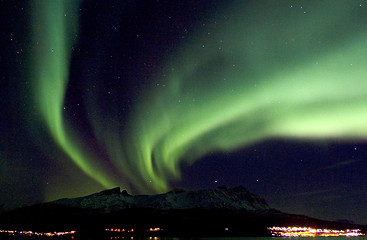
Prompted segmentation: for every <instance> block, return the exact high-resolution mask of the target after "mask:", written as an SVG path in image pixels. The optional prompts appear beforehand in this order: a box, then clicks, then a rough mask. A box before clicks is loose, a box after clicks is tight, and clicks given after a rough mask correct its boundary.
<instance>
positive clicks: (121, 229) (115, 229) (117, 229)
mask: <svg viewBox="0 0 367 240" xmlns="http://www.w3.org/2000/svg"><path fill="white" fill-rule="evenodd" d="M162 230H163V229H162V228H159V227H155V228H149V229H147V231H148V232H159V231H162ZM105 231H106V232H118V233H119V232H121V233H123V232H129V233H130V232H134V229H133V228H132V229H127V230H125V228H106V229H105Z"/></svg>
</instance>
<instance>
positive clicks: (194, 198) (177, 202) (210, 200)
mask: <svg viewBox="0 0 367 240" xmlns="http://www.w3.org/2000/svg"><path fill="white" fill-rule="evenodd" d="M52 203H53V204H56V205H62V206H68V207H75V208H88V209H95V210H99V211H102V212H105V213H108V212H113V211H118V210H124V209H128V208H152V209H157V210H171V209H197V208H200V209H219V208H220V209H238V210H249V211H256V210H269V209H270V207H269V206H268V204H267V203H266V201H265V200H264V199H263V198H261V197H258V196H256V195H254V194H252V193H250V192H248V191H247V190H246V189H245V188H244V187H242V186H239V187H235V188H226V187H218V188H216V189H211V190H197V191H185V190H174V191H170V192H168V193H164V194H158V195H136V196H133V195H130V194H128V193H127V192H126V191H125V190H124V191H122V192H121V191H120V188H113V189H110V190H105V191H102V192H99V193H95V194H92V195H89V196H85V197H79V198H65V199H60V200H57V201H54V202H52Z"/></svg>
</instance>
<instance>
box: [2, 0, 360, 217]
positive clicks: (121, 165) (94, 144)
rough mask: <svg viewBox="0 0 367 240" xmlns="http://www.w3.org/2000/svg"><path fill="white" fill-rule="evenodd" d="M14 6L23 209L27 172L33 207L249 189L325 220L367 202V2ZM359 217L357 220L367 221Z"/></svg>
mask: <svg viewBox="0 0 367 240" xmlns="http://www.w3.org/2000/svg"><path fill="white" fill-rule="evenodd" d="M8 7H9V8H11V9H13V8H14V9H17V10H18V12H17V11H14V17H13V18H11V21H12V24H13V25H14V26H16V27H17V28H18V30H14V29H12V28H10V29H8V31H9V34H10V33H11V34H12V38H15V35H17V34H18V35H17V36H19V37H18V38H19V39H22V40H18V42H17V44H16V45H15V46H14V47H13V48H12V47H10V50H9V52H7V55H8V56H9V58H11V57H10V56H12V54H13V53H14V52H19V48H20V47H22V51H21V52H25V53H24V55H22V58H21V60H19V62H22V64H23V65H22V66H21V67H19V64H18V62H17V61H9V62H10V64H9V66H10V67H9V68H8V69H7V71H6V72H5V73H4V76H7V74H8V75H9V76H13V77H12V78H13V79H16V82H17V84H15V86H14V85H12V84H10V82H11V81H10V80H6V82H7V83H8V84H7V85H6V87H5V88H4V89H5V90H4V89H3V91H4V93H5V91H6V92H8V91H10V90H11V92H12V94H8V93H7V94H6V95H4V96H6V97H5V99H6V100H5V102H4V103H3V104H2V105H1V109H7V108H8V107H9V106H10V108H11V109H12V110H6V111H7V112H8V113H9V115H10V116H13V117H9V118H6V119H5V120H3V121H2V122H1V128H0V129H5V130H4V132H5V134H4V135H3V137H4V140H2V141H1V144H2V146H1V149H0V157H1V158H2V159H6V160H5V161H4V162H2V163H1V165H0V167H2V168H3V169H4V170H3V171H4V173H5V172H7V173H8V172H9V171H11V170H12V169H15V168H16V169H18V168H21V169H22V170H20V173H19V174H15V175H14V176H13V177H11V176H9V174H4V173H3V172H2V176H5V178H4V180H2V182H1V185H2V186H3V188H4V189H5V192H9V194H11V193H14V194H18V195H19V193H16V192H17V191H14V190H11V189H13V188H14V187H13V186H16V184H13V185H12V182H14V179H21V178H22V175H23V174H24V173H25V172H26V173H27V174H28V175H27V174H25V176H29V177H26V178H24V180H17V181H20V182H21V184H22V185H23V184H25V183H26V182H27V180H26V179H29V178H32V177H31V176H36V177H34V179H35V180H34V181H35V182H34V183H33V182H32V184H31V185H32V186H34V185H37V182H39V185H40V187H38V188H39V189H37V190H34V191H35V192H37V194H34V193H27V194H28V195H30V197H29V198H30V199H32V196H34V197H33V198H38V200H42V199H47V200H49V199H55V198H60V197H67V196H78V195H82V194H85V193H90V192H92V191H95V190H96V189H100V188H110V187H115V186H121V187H122V188H125V189H128V191H133V192H134V193H144V194H146V193H160V192H165V191H169V190H170V189H171V188H172V187H197V186H204V187H205V186H207V187H209V186H213V185H216V184H228V185H231V184H236V185H240V184H242V185H244V186H245V187H248V188H249V190H251V191H255V193H259V194H261V195H264V196H265V198H266V199H270V200H269V201H271V202H270V204H271V205H272V203H273V204H274V205H276V206H280V205H281V203H282V202H284V198H287V199H290V200H292V201H295V198H297V196H309V199H312V200H309V202H313V201H316V200H315V199H319V200H320V198H321V197H322V196H320V193H328V194H326V195H327V196H328V197H329V198H328V199H329V200H325V199H322V200H320V201H319V202H318V203H317V204H316V205H315V206H314V210H312V212H311V213H310V214H311V215H312V214H313V215H314V216H318V215H317V214H319V213H318V209H320V208H325V204H326V205H327V206H328V208H327V209H329V210H327V211H325V212H326V213H325V214H326V215H325V218H331V217H334V215H333V214H331V213H329V212H331V211H332V209H334V208H335V206H338V207H339V206H340V205H343V204H345V202H350V201H348V200H347V199H350V198H353V199H355V201H356V202H355V205H356V206H359V205H358V203H359V202H358V199H363V198H364V197H365V196H367V189H366V187H361V186H362V185H363V183H366V178H365V177H363V171H364V173H365V170H364V169H365V167H366V163H365V161H366V157H365V156H364V154H365V153H366V151H365V150H364V149H365V148H366V145H365V139H366V137H367V125H366V124H365V122H366V121H367V98H366V97H367V81H366V75H367V66H366V65H367V64H366V61H365V59H366V56H367V44H366V42H367V29H366V23H367V18H366V17H365V16H366V11H367V2H364V1H355V0H353V1H347V0H345V1H341V0H338V1H328V0H323V1H228V2H227V1H226V3H224V2H223V3H220V2H217V1H204V2H195V1H187V2H177V3H172V2H171V3H170V2H169V1H155V2H151V3H147V2H145V1H137V2H135V3H132V2H124V1H122V2H116V1H96V2H93V1H88V0H86V1H81V2H80V3H78V2H77V1H62V0H59V1H51V0H50V1H48V0H38V1H32V2H31V3H29V2H27V1H25V2H19V3H18V4H15V5H14V6H8ZM19 9H22V10H19ZM24 12H26V13H27V14H25V13H24ZM16 14H18V15H19V16H23V18H21V17H19V16H18V15H16ZM22 19H23V20H22ZM22 21H23V22H22ZM18 22H20V23H18ZM23 25H24V26H23ZM14 28H15V27H14ZM8 38H9V37H7V38H6V39H7V40H4V41H10V40H9V39H8ZM4 39H5V38H4ZM12 41H13V40H12ZM4 44H6V43H4ZM12 51H13V52H12ZM14 54H15V53H14ZM15 55H16V56H15V57H14V59H20V56H19V54H18V55H17V54H15ZM14 62H15V63H14ZM11 63H14V64H13V65H15V66H13V65H12V64H11ZM24 66H26V67H24ZM4 79H7V78H5V77H4ZM24 79H26V80H24ZM16 92H17V93H16ZM12 96H15V97H13V98H12ZM13 99H16V100H15V101H13ZM8 103H10V104H8ZM17 106H21V107H17ZM15 109H20V112H18V111H17V110H15ZM4 111H5V110H4ZM19 123H26V126H23V125H22V126H21V127H18V125H20V124H19ZM14 129H17V130H16V131H15V130H14ZM14 132H16V133H15V134H14ZM6 138H10V139H11V141H9V142H8V141H6V140H5V139H6ZM11 142H16V143H17V144H16V145H14V144H11ZM274 146H275V147H274ZM16 153H17V154H16ZM21 153H23V154H21ZM265 153H267V154H265ZM13 158H16V159H17V160H16V161H15V160H12V159H13ZM30 158H31V159H33V160H32V162H30V161H29V159H30ZM301 158H302V159H301ZM34 159H37V160H34ZM33 161H34V162H33ZM15 162H19V164H18V165H17V166H15V165H16V164H15ZM35 162H37V163H35ZM28 165H29V166H31V167H27V166H28ZM255 165H256V166H255ZM301 165H302V166H301ZM20 166H21V167H20ZM272 169H274V170H272ZM345 169H347V170H345ZM272 171H274V172H272ZM326 172H328V173H326ZM331 172H332V173H331ZM214 173H216V176H213V177H211V176H212V174H214ZM293 173H294V175H293ZM346 173H347V175H345V174H346ZM255 175H256V176H255ZM326 176H330V178H328V179H326V178H325V177H326ZM272 177H273V178H272ZM269 178H270V179H269ZM345 178H346V179H347V180H346V179H345ZM218 179H219V180H218ZM255 179H256V181H255ZM259 179H260V180H261V181H260V180H259ZM17 181H15V182H17ZM41 182H42V184H41ZM209 182H211V183H209ZM259 182H261V185H259ZM49 183H52V184H49ZM340 183H345V185H343V184H340ZM29 184H30V183H29ZM334 184H335V185H334ZM41 185H45V186H43V187H42V186H41ZM337 185H339V188H337V187H336V186H337ZM356 186H359V187H358V188H357V190H353V191H350V192H349V193H348V194H349V195H348V194H347V193H345V192H347V191H346V189H356ZM36 188H37V187H36ZM80 191H82V193H80ZM344 193H345V197H344V198H343V197H340V196H341V195H344ZM321 195H322V194H321ZM40 196H41V198H42V199H39V198H40ZM285 196H287V197H285ZM356 196H357V197H356ZM4 199H6V198H4ZM27 199H28V198H27ZM305 199H307V197H305ZM330 199H333V200H332V201H331V200H330ZM340 199H343V200H340ZM4 201H5V200H4ZM333 201H334V202H333ZM326 202H327V203H326ZM330 202H331V203H334V205H332V204H331V203H330ZM303 204H304V205H303V206H301V207H300V205H301V204H299V205H297V206H295V205H292V204H289V205H290V206H289V207H288V209H287V210H290V211H294V212H301V213H303V211H304V209H307V208H308V207H306V205H307V204H306V203H303ZM330 204H331V205H330ZM355 208H358V207H355ZM285 209H286V207H285ZM328 211H329V212H328ZM346 211H347V210H346ZM355 212H356V210H353V211H352V210H350V212H346V213H345V212H343V215H347V216H348V217H350V218H353V219H357V220H356V221H361V219H362V217H361V216H363V215H361V214H366V213H367V209H359V210H358V212H359V213H358V214H356V213H355ZM327 214H329V215H327ZM320 216H321V215H320ZM335 216H336V215H335Z"/></svg>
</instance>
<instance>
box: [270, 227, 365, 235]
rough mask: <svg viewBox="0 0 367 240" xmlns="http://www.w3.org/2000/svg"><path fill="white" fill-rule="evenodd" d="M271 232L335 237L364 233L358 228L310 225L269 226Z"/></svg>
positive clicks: (274, 233) (275, 233)
mask: <svg viewBox="0 0 367 240" xmlns="http://www.w3.org/2000/svg"><path fill="white" fill-rule="evenodd" d="M268 230H270V232H271V234H272V235H273V236H277V237H318V236H322V237H336V236H346V237H354V236H362V235H365V234H364V233H362V232H361V230H360V229H346V230H336V229H321V228H319V229H317V228H310V227H269V228H268Z"/></svg>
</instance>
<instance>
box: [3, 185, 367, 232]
mask: <svg viewBox="0 0 367 240" xmlns="http://www.w3.org/2000/svg"><path fill="white" fill-rule="evenodd" d="M0 226H1V227H6V228H7V229H24V230H32V231H39V232H42V231H43V232H45V231H56V230H63V231H67V230H71V229H74V230H77V231H78V232H81V233H88V234H90V233H91V234H92V235H96V236H106V234H107V235H108V234H115V232H106V229H115V230H116V229H120V230H121V229H124V228H129V229H135V231H134V233H129V234H133V235H134V236H138V237H139V236H152V234H155V235H154V236H164V237H210V236H211V237H219V236H223V237H226V236H232V237H233V236H239V237H244V236H261V237H265V236H270V232H269V230H268V228H269V227H272V226H302V227H312V228H321V229H326V228H327V229H354V228H360V229H361V230H362V231H363V232H367V226H362V225H356V224H351V223H340V222H332V221H325V220H320V219H315V218H310V217H307V216H304V215H295V214H288V213H283V212H281V211H278V210H276V209H273V208H271V207H270V206H269V205H268V204H267V203H266V201H265V200H264V199H263V198H261V197H259V196H257V195H255V194H252V193H250V192H248V191H247V190H246V189H245V188H244V187H243V186H238V187H234V188H227V187H224V186H221V187H218V188H215V189H206V190H205V189H204V190H195V191H193V190H173V191H170V192H167V193H162V194H157V195H135V196H134V195H130V194H129V193H128V192H127V191H126V190H123V191H120V188H113V189H108V190H104V191H101V192H98V193H94V194H90V195H87V196H84V197H78V198H64V199H59V200H56V201H52V202H47V203H41V204H36V205H33V206H28V207H23V208H19V209H16V210H12V211H9V212H5V213H2V214H0ZM150 228H153V229H155V228H158V229H164V231H163V230H162V231H159V232H154V233H152V232H149V229H150ZM0 230H1V229H0ZM126 234H127V233H126ZM108 236H109V235H108Z"/></svg>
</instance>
